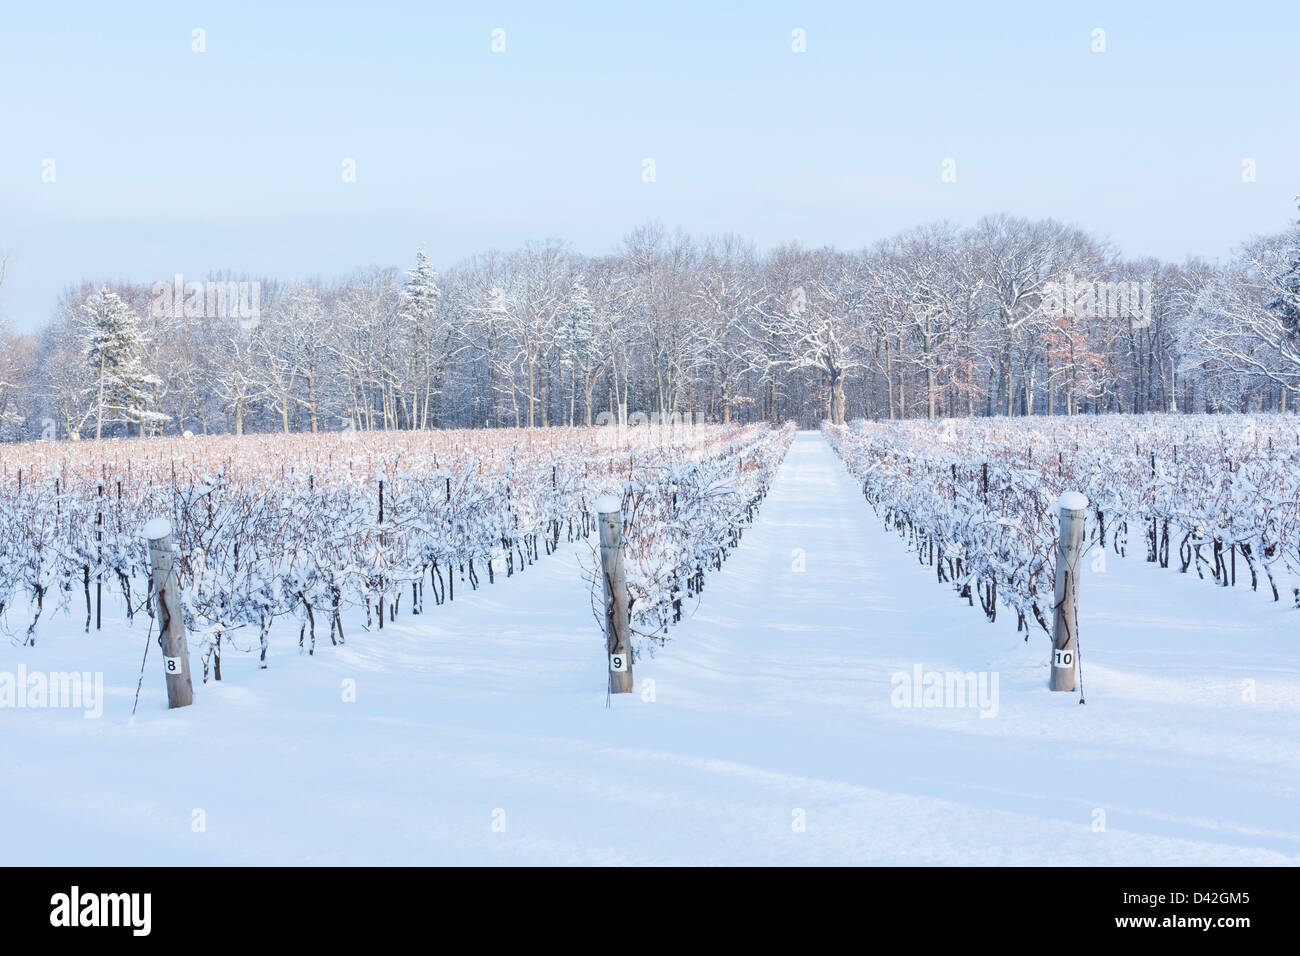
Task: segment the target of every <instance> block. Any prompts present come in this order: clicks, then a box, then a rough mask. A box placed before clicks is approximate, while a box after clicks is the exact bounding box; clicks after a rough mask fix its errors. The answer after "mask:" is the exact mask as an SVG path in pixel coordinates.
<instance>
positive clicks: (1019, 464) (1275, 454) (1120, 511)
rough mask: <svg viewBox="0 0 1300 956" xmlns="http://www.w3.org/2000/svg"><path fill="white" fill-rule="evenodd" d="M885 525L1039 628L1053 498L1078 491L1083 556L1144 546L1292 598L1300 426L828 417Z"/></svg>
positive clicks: (943, 570)
mask: <svg viewBox="0 0 1300 956" xmlns="http://www.w3.org/2000/svg"><path fill="white" fill-rule="evenodd" d="M825 431H826V435H827V438H828V439H829V441H830V442H831V444H832V445H833V447H834V448H835V449H836V451H837V452H838V453H839V455H840V456H841V457H842V458H843V459H844V461H845V463H846V465H847V466H848V468H849V470H850V471H851V472H852V473H853V474H854V476H855V477H857V478H858V479H859V480H860V481H861V482H862V491H863V494H864V495H865V496H866V498H867V500H868V501H869V502H870V503H871V505H872V507H873V508H875V509H876V511H877V512H878V514H879V515H880V517H881V519H882V520H884V521H885V522H886V523H887V524H888V525H889V526H890V527H892V528H894V529H895V530H897V531H898V532H899V533H900V534H901V535H903V536H904V537H905V538H906V539H907V540H908V541H909V544H910V545H911V546H912V547H913V548H914V550H915V552H916V554H917V556H918V557H919V558H920V559H921V560H922V561H923V562H924V563H927V564H929V565H930V566H932V567H934V569H935V573H936V575H937V576H938V579H939V580H940V581H948V582H951V583H952V584H953V585H954V586H955V587H956V588H957V589H958V590H959V591H960V592H961V594H962V596H963V597H966V598H968V599H970V601H971V603H972V604H973V603H974V601H975V597H976V596H978V598H979V601H980V605H981V607H982V608H983V610H984V613H985V614H987V615H988V617H989V619H990V620H993V619H996V617H997V607H998V604H999V603H1003V604H1005V605H1006V606H1008V607H1010V608H1011V609H1012V610H1014V611H1015V612H1016V615H1017V628H1018V629H1019V628H1028V627H1029V626H1030V625H1031V624H1034V623H1037V624H1038V625H1041V626H1042V629H1043V630H1044V631H1047V630H1048V629H1049V628H1048V620H1047V618H1049V617H1050V608H1051V603H1052V584H1053V580H1052V574H1053V568H1054V556H1055V554H1056V547H1057V530H1058V529H1057V515H1056V502H1057V500H1058V499H1059V498H1060V496H1061V494H1062V493H1063V492H1067V491H1073V492H1081V493H1083V494H1084V496H1085V497H1086V498H1087V499H1088V502H1089V512H1090V514H1091V515H1092V516H1093V518H1094V520H1093V521H1092V522H1091V524H1090V526H1089V544H1090V545H1091V546H1092V550H1093V559H1092V560H1093V561H1094V562H1096V563H1098V564H1099V566H1101V567H1104V566H1105V562H1106V554H1107V552H1108V551H1109V552H1111V553H1113V554H1116V555H1120V556H1126V555H1127V554H1128V553H1129V552H1130V551H1136V552H1137V553H1140V554H1143V555H1144V556H1145V558H1146V560H1147V561H1149V562H1152V563H1157V564H1159V566H1160V567H1162V568H1168V567H1173V568H1175V569H1176V570H1178V571H1183V572H1190V571H1194V572H1195V573H1196V576H1197V577H1198V578H1209V579H1211V580H1212V581H1214V582H1215V583H1217V584H1219V585H1221V586H1223V587H1229V586H1236V585H1237V584H1238V558H1239V557H1240V559H1241V581H1242V583H1243V584H1248V585H1249V586H1250V588H1251V589H1252V590H1258V589H1260V588H1261V587H1262V588H1263V590H1264V591H1265V592H1266V593H1268V594H1270V595H1271V597H1272V598H1273V600H1275V601H1276V600H1279V599H1281V598H1282V595H1283V591H1284V590H1285V592H1286V595H1285V596H1286V600H1288V601H1290V602H1293V603H1294V604H1295V606H1297V607H1300V590H1297V588H1296V583H1295V582H1296V581H1297V580H1298V579H1300V426H1298V425H1297V424H1296V422H1295V420H1294V419H1291V418H1278V417H1275V416H1268V417H1265V416H1258V417H1252V416H1216V417H1208V418H1207V417H1202V418H1178V417H1171V416H1164V415H1152V416H1140V417H1131V416H1128V417H1106V418H1096V417H1087V416H1085V417H1082V418H1067V419H1061V418H1049V419H1021V420H1018V421H1015V422H998V423H996V424H994V423H990V422H988V421H979V420H969V419H967V420H948V421H945V422H944V423H943V424H942V425H941V426H939V427H938V428H936V427H935V426H934V425H933V424H926V423H902V422H891V423H887V424H882V425H873V424H870V423H866V422H856V423H854V424H853V426H852V427H844V426H835V425H827V426H825Z"/></svg>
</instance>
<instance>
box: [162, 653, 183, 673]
mask: <svg viewBox="0 0 1300 956" xmlns="http://www.w3.org/2000/svg"><path fill="white" fill-rule="evenodd" d="M163 670H165V671H166V672H167V675H168V676H169V677H170V676H171V675H173V674H175V675H176V676H177V677H180V676H181V674H183V673H185V668H184V667H182V666H181V659H180V658H179V657H164V658H163Z"/></svg>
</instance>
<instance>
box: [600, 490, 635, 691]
mask: <svg viewBox="0 0 1300 956" xmlns="http://www.w3.org/2000/svg"><path fill="white" fill-rule="evenodd" d="M596 515H597V518H598V523H599V525H600V567H601V577H602V578H603V580H604V592H605V649H606V651H608V653H609V692H610V693H611V694H630V693H631V692H632V645H631V643H630V641H629V638H630V632H631V630H632V620H631V614H630V613H629V610H628V606H627V580H626V579H625V578H624V577H623V501H622V499H620V498H619V497H618V496H617V495H601V496H600V498H598V499H596Z"/></svg>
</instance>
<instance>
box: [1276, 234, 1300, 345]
mask: <svg viewBox="0 0 1300 956" xmlns="http://www.w3.org/2000/svg"><path fill="white" fill-rule="evenodd" d="M1296 227H1297V228H1296V232H1295V236H1294V240H1295V243H1294V247H1293V250H1292V251H1293V255H1292V258H1291V266H1290V268H1288V269H1287V271H1286V272H1284V273H1282V275H1280V276H1278V280H1277V283H1278V286H1279V288H1278V294H1277V297H1276V298H1275V299H1274V300H1273V301H1272V302H1270V303H1269V304H1268V307H1269V308H1270V309H1273V310H1274V311H1276V312H1277V313H1278V315H1279V317H1280V319H1281V322H1282V334H1283V335H1284V336H1285V337H1286V338H1288V339H1290V340H1291V341H1292V342H1300V222H1297V223H1296Z"/></svg>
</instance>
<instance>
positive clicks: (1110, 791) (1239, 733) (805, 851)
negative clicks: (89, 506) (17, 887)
mask: <svg viewBox="0 0 1300 956" xmlns="http://www.w3.org/2000/svg"><path fill="white" fill-rule="evenodd" d="M1081 594H1082V596H1081V619H1082V621H1083V624H1082V625H1081V639H1082V641H1083V653H1084V677H1085V681H1086V689H1087V691H1088V698H1089V703H1088V704H1087V706H1084V707H1081V706H1079V704H1078V703H1077V697H1076V696H1075V695H1069V694H1051V693H1049V692H1048V691H1047V690H1046V686H1045V685H1046V677H1047V668H1046V664H1047V642H1046V639H1045V638H1044V637H1042V636H1041V635H1040V634H1035V635H1033V636H1031V638H1030V641H1029V643H1028V644H1026V643H1024V641H1023V640H1022V636H1020V635H1017V634H1015V631H1014V623H1010V622H1007V621H1006V620H1004V619H1003V618H1000V619H999V621H998V623H997V624H996V625H990V624H988V623H986V622H985V620H984V618H983V616H982V615H981V614H980V613H979V611H978V610H973V609H971V608H969V607H967V606H966V603H965V602H964V601H962V600H959V599H957V598H956V596H955V595H953V593H952V592H951V591H950V590H948V589H946V588H945V587H944V586H941V585H939V584H937V583H936V582H935V579H934V576H933V572H932V570H931V569H929V568H922V567H921V566H920V565H918V563H917V561H916V558H915V556H913V555H911V554H909V553H908V552H907V551H906V550H905V548H904V546H903V545H902V543H901V542H900V541H899V539H897V538H896V537H894V536H892V535H889V534H886V533H885V532H884V531H883V530H882V529H881V528H880V525H879V522H878V521H877V520H876V518H875V516H874V515H873V514H872V512H871V511H870V509H869V508H868V507H867V505H866V504H865V502H864V501H863V499H862V497H861V495H860V494H859V492H858V489H857V488H856V486H855V484H854V482H853V481H852V479H850V478H849V477H848V475H847V474H846V473H845V471H844V469H843V468H842V467H841V465H840V463H839V462H838V460H837V459H836V458H835V456H834V454H833V452H832V451H831V450H830V448H829V447H828V446H827V445H826V444H825V442H824V441H823V440H822V439H821V437H820V436H819V435H817V434H815V433H808V434H800V435H799V436H798V437H797V439H796V440H795V442H794V444H793V445H792V447H791V449H790V453H789V455H788V457H787V459H786V461H785V463H784V465H783V466H782V469H781V471H780V473H779V475H778V478H777V480H776V482H775V483H774V485H773V488H772V491H771V494H770V495H769V497H768V499H767V500H766V501H765V502H764V503H763V505H762V508H761V510H760V513H759V517H758V519H757V521H756V522H755V524H754V526H753V527H752V528H751V529H749V531H748V532H747V533H746V535H745V538H744V541H743V543H742V545H741V547H740V548H739V549H737V550H736V551H735V552H734V553H733V555H732V556H731V558H730V560H729V561H728V562H727V564H726V565H725V567H724V569H723V570H722V571H721V572H719V573H716V574H713V575H711V576H710V577H709V579H708V581H707V585H706V589H705V592H704V594H703V597H702V600H701V602H700V604H699V606H698V607H697V608H696V609H695V611H694V614H693V616H691V617H690V618H689V619H687V620H686V621H684V622H683V623H682V624H681V625H679V626H677V627H676V628H674V629H673V631H672V633H671V640H670V641H669V643H668V645H667V646H666V647H664V648H661V649H659V650H658V651H657V652H656V654H655V656H654V657H653V658H649V657H647V658H645V659H643V660H642V661H639V662H638V664H637V666H636V674H635V676H636V680H637V685H638V688H639V691H640V692H638V693H635V694H631V695H624V696H620V697H617V698H615V699H614V700H612V701H611V702H610V703H611V706H610V707H609V708H608V709H607V708H606V698H605V694H604V690H603V689H604V685H605V662H604V659H603V655H602V653H601V644H600V638H599V635H598V633H597V632H596V629H595V624H594V622H593V620H592V617H591V612H590V608H589V605H588V602H587V598H586V595H585V591H584V588H583V585H582V584H581V582H580V581H579V578H578V568H577V553H576V552H562V553H561V554H559V555H557V556H555V557H552V558H547V559H543V560H542V561H541V562H540V563H539V564H538V565H536V566H534V567H532V568H529V569H528V570H527V571H526V572H524V573H523V574H521V575H517V576H515V577H513V578H510V579H508V580H505V581H500V582H498V583H497V584H496V585H493V586H490V587H484V588H483V589H482V590H480V591H478V592H476V593H473V594H465V595H462V596H459V597H458V599H457V600H456V601H455V602H454V603H453V604H451V605H447V606H444V607H441V608H430V609H429V612H428V613H427V614H426V615H424V616H421V617H414V618H412V617H409V616H405V615H404V616H403V617H402V618H401V619H400V620H399V621H398V622H397V623H395V624H393V625H390V626H388V627H386V628H385V629H384V631H382V632H371V633H364V632H362V631H360V630H359V629H357V628H355V627H354V628H353V629H352V630H351V631H350V632H349V635H348V643H347V645H346V646H345V647H341V648H332V647H325V648H324V649H322V650H321V651H320V652H319V653H318V654H317V656H316V657H315V658H305V657H300V656H298V654H297V652H296V648H295V647H293V643H294V641H295V640H296V630H295V632H294V634H293V635H292V637H291V636H290V635H289V634H288V633H287V632H285V633H283V634H281V635H280V636H279V640H278V641H277V642H276V644H275V645H274V647H275V650H276V653H275V655H274V656H273V658H272V660H271V665H270V668H269V669H268V670H266V671H258V670H257V669H256V666H255V663H254V661H253V660H252V658H251V657H249V658H234V657H231V658H228V659H227V660H228V662H227V665H226V668H225V670H226V673H225V678H226V679H225V680H224V681H223V682H222V684H221V685H214V684H209V685H206V686H203V687H200V688H197V689H196V704H195V706H194V707H192V708H189V709H188V710H185V711H177V712H173V713H168V712H167V711H166V710H165V709H164V707H165V704H164V701H163V695H162V690H161V687H160V686H157V685H160V684H161V680H157V679H156V678H157V675H156V673H155V671H154V668H153V667H151V668H150V670H149V673H148V675H147V676H146V681H145V683H146V694H145V696H144V697H142V700H141V705H140V714H139V715H138V716H137V718H136V720H135V721H134V722H133V723H132V722H129V721H128V718H127V715H128V714H129V712H130V706H131V699H132V696H133V695H134V691H135V683H136V677H137V674H138V671H139V653H140V648H141V646H142V643H143V639H144V638H143V628H141V629H138V630H137V631H129V630H125V629H123V630H121V631H119V632H117V633H115V634H113V635H105V636H103V637H93V636H92V637H87V636H84V635H82V634H80V633H74V627H73V626H72V625H71V624H65V625H64V626H63V629H62V632H61V633H53V634H50V635H48V637H47V639H44V640H43V641H42V642H41V643H40V644H39V645H38V646H37V648H35V649H34V650H33V649H18V648H7V649H3V650H0V669H4V668H9V667H12V666H13V665H14V663H16V662H17V661H18V660H20V657H19V655H20V654H23V655H26V656H25V657H24V658H21V659H22V660H24V661H25V662H26V663H27V666H29V667H32V668H37V667H42V668H46V669H50V670H58V669H65V668H72V667H79V668H93V669H102V670H104V671H105V679H106V682H107V684H108V690H109V694H110V696H109V700H108V704H107V706H106V711H105V715H104V717H103V718H102V719H100V720H84V719H82V717H81V716H80V714H79V713H76V712H68V711H11V712H8V713H3V714H0V721H3V722H4V723H3V728H4V733H3V734H2V735H0V758H2V759H3V762H4V766H5V767H6V771H5V774H4V776H3V778H2V779H0V815H2V816H0V818H2V819H5V820H8V821H10V823H11V824H16V823H19V822H21V824H22V825H21V826H11V827H7V828H6V831H7V832H6V833H5V836H4V839H3V847H2V848H0V862H10V863H20V862H21V863H146V862H151V863H152V862H157V863H175V862H196V863H241V862H251V863H351V862H358V863H360V862H365V863H1104V864H1109V863H1154V864H1160V863H1295V862H1297V861H1298V860H1300V828H1298V827H1297V825H1296V824H1295V822H1294V821H1295V818H1296V813H1295V810H1296V801H1297V797H1298V795H1300V746H1298V745H1297V743H1296V738H1295V734H1294V727H1295V725H1296V718H1297V716H1300V667H1297V665H1296V664H1295V662H1294V656H1293V655H1292V653H1291V651H1290V647H1291V645H1292V644H1293V639H1292V638H1293V635H1294V633H1295V628H1296V624H1295V617H1294V615H1295V614H1296V613H1297V612H1294V611H1290V612H1288V611H1287V610H1286V609H1285V608H1283V607H1281V606H1278V605H1273V604H1271V603H1269V602H1267V601H1266V600H1265V599H1263V598H1262V597H1261V596H1259V595H1252V594H1250V593H1249V592H1248V591H1242V590H1236V591H1222V590H1217V589H1215V588H1214V587H1212V586H1211V585H1209V584H1206V583H1204V582H1200V581H1196V580H1195V579H1194V578H1193V579H1190V580H1189V579H1188V577H1187V576H1180V575H1176V574H1175V573H1174V572H1172V571H1168V570H1160V569H1156V568H1151V567H1148V566H1146V565H1145V564H1144V563H1143V562H1141V561H1131V560H1130V561H1124V562H1120V561H1119V560H1118V559H1113V558H1112V560H1111V563H1110V568H1109V571H1106V572H1101V573H1089V574H1088V575H1086V576H1085V578H1084V581H1083V584H1082V591H1081ZM88 648H90V649H91V652H92V653H88V652H87V649H88ZM1224 648H1227V649H1224ZM150 663H151V664H156V661H151V662H150ZM917 666H920V667H921V668H922V669H923V670H924V671H960V672H969V671H975V672H985V673H992V672H996V674H997V677H998V695H997V700H996V714H993V713H992V708H985V712H986V713H989V714H990V715H989V716H982V715H981V710H980V709H979V708H977V707H946V708H921V709H917V708H901V707H895V706H893V703H892V702H891V697H892V692H893V690H894V688H893V686H892V684H891V677H892V676H893V675H894V674H895V673H898V672H905V673H909V674H910V673H912V672H913V669H914V668H915V667H917ZM1247 679H1250V680H1253V681H1254V682H1255V685H1254V687H1255V695H1254V696H1255V699H1254V701H1253V702H1250V701H1248V700H1245V699H1243V694H1242V688H1243V681H1245V680H1247ZM347 681H353V682H355V688H356V699H355V702H348V701H346V700H344V694H343V693H342V688H343V687H344V683H345V682H347ZM651 682H653V684H651ZM651 686H653V693H651V692H650V688H651ZM196 811H201V813H202V816H201V819H202V821H203V823H204V827H203V829H202V830H197V829H196V826H195V824H194V822H193V821H195V820H196V819H200V817H199V815H198V813H196ZM1103 813H1104V824H1105V826H1104V830H1099V829H1097V828H1096V824H1097V822H1098V821H1100V820H1102V819H1103V817H1102V814H1103Z"/></svg>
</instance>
